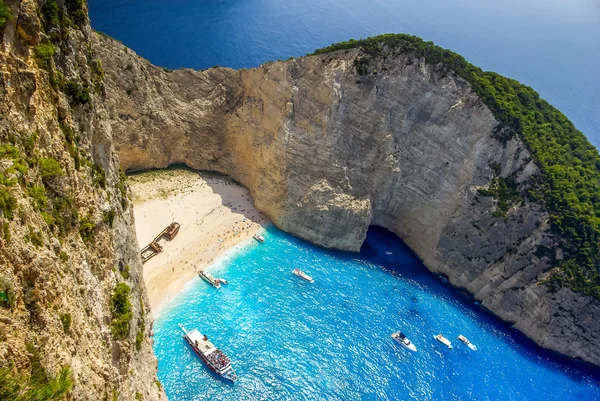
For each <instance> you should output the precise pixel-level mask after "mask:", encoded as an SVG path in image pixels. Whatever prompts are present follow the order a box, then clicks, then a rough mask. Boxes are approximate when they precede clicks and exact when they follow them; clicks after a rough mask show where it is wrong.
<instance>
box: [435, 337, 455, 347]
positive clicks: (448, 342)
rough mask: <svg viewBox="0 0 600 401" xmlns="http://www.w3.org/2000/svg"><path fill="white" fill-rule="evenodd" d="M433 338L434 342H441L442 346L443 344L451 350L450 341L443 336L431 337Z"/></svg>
mask: <svg viewBox="0 0 600 401" xmlns="http://www.w3.org/2000/svg"><path fill="white" fill-rule="evenodd" d="M433 338H435V339H436V340H438V341H439V342H441V343H442V344H444V345H445V346H446V347H448V348H450V349H452V343H451V342H450V340H448V339H447V338H446V337H444V336H443V335H441V334H438V335H437V336H433Z"/></svg>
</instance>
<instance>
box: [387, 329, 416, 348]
mask: <svg viewBox="0 0 600 401" xmlns="http://www.w3.org/2000/svg"><path fill="white" fill-rule="evenodd" d="M394 334H396V333H394ZM394 334H392V338H393V339H394V341H396V342H397V343H398V344H400V345H401V346H403V347H404V348H406V349H408V350H411V351H413V352H417V347H415V345H414V344H413V343H412V342H411V343H410V344H406V343H405V342H404V341H402V339H401V338H400V337H398V336H394Z"/></svg>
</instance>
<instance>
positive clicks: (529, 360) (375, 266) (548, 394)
mask: <svg viewBox="0 0 600 401" xmlns="http://www.w3.org/2000/svg"><path fill="white" fill-rule="evenodd" d="M265 237H266V242H265V243H264V244H258V243H255V242H251V243H248V244H247V245H246V246H245V249H243V250H240V251H238V252H237V253H233V254H231V255H230V256H227V257H225V258H223V259H222V260H220V261H219V262H217V263H216V264H215V265H213V266H212V267H211V268H210V269H211V271H212V272H213V273H214V275H215V276H217V277H224V278H226V279H227V280H228V281H229V285H227V286H223V287H222V288H221V289H219V290H217V289H214V288H213V287H211V286H209V285H208V284H207V283H205V282H203V281H201V280H200V279H194V280H193V281H191V282H190V283H189V284H188V285H187V287H186V288H185V290H183V291H182V292H181V293H180V294H179V295H178V296H177V297H176V298H175V299H174V300H173V302H172V303H171V304H170V306H169V307H168V308H167V309H165V310H164V311H163V312H162V313H161V314H160V316H159V317H158V318H157V320H156V322H155V325H154V330H155V337H154V339H155V352H156V355H157V357H158V368H159V370H158V376H159V379H160V380H161V382H162V383H163V385H164V387H165V389H166V391H167V395H168V396H169V400H171V401H176V400H186V401H187V400H344V401H351V400H557V401H564V400H586V401H591V400H600V374H598V371H592V369H591V368H589V367H586V366H583V364H577V363H573V362H569V361H566V360H565V359H564V358H559V357H557V356H555V355H553V354H550V353H548V352H545V351H542V350H540V349H539V348H538V347H536V346H534V345H533V344H532V343H531V342H529V341H528V340H527V339H525V338H524V337H523V336H522V335H520V334H518V333H516V332H515V331H514V330H512V329H510V328H508V327H507V326H505V325H503V324H501V323H499V322H498V321H497V319H495V318H493V317H491V316H489V315H488V314H486V313H485V312H483V311H482V310H480V309H479V307H477V306H476V305H475V304H474V303H473V301H472V300H470V299H469V298H467V297H466V296H461V295H460V294H459V293H456V292H455V290H453V289H451V288H449V287H448V286H447V285H445V284H443V283H442V282H441V281H439V280H438V278H437V277H435V276H433V275H432V274H430V273H429V272H428V271H427V270H426V269H425V267H424V266H423V265H422V264H421V263H420V262H419V261H418V259H416V257H414V256H413V255H412V253H411V252H410V251H409V250H408V249H407V248H406V246H405V245H404V244H403V243H402V242H401V241H400V240H399V239H398V238H397V237H395V236H394V235H391V234H390V233H388V232H386V231H384V230H381V229H372V230H371V231H370V232H369V236H368V240H367V242H366V243H365V245H364V246H363V249H362V252H361V254H360V255H358V254H357V255H352V254H346V253H341V252H329V251H325V250H322V249H319V248H316V247H313V246H311V245H309V244H307V243H305V242H303V241H300V240H298V239H295V238H293V237H291V236H289V235H287V234H284V233H282V232H281V231H279V230H277V229H276V228H274V227H271V228H269V229H268V232H267V233H266V235H265ZM295 267H299V268H300V269H302V270H304V271H305V272H307V273H308V274H310V275H311V276H312V277H313V278H314V280H315V283H314V284H310V283H307V282H304V281H302V280H300V279H299V278H298V277H296V276H294V275H292V273H291V271H292V269H293V268H295ZM178 323H183V324H184V326H186V328H188V329H191V328H198V329H199V330H200V331H201V332H203V333H205V334H207V335H208V337H209V339H211V341H213V342H214V343H215V344H216V345H217V346H218V347H220V348H221V349H222V350H223V351H224V352H225V353H226V354H228V355H229V356H230V357H231V359H232V361H233V365H234V368H235V369H236V372H237V374H238V377H239V380H238V382H236V383H235V384H233V385H232V384H229V383H226V382H224V381H221V380H220V379H218V378H217V377H216V376H214V374H212V372H210V371H209V370H208V369H207V368H206V367H205V366H204V364H203V363H202V361H201V360H200V359H199V358H198V357H197V356H196V355H195V354H194V353H193V351H192V350H191V348H190V347H189V346H188V345H187V343H185V342H184V340H183V339H182V337H181V334H182V333H181V330H180V329H179V328H178V326H177V324H178ZM397 330H402V331H403V332H404V333H405V334H406V335H407V336H408V337H409V338H410V339H411V340H412V341H413V343H414V344H415V345H416V347H417V349H418V350H417V352H416V353H411V352H410V351H408V350H406V349H404V348H402V347H401V346H399V345H398V344H397V343H395V342H394V341H393V340H392V339H391V338H390V335H391V334H392V333H393V332H394V331H397ZM438 333H442V334H443V335H445V336H446V337H447V338H448V339H450V340H451V341H452V343H453V345H454V349H451V350H450V349H447V348H445V347H444V346H443V345H442V344H440V343H438V342H437V341H435V340H434V339H433V336H434V335H436V334H438ZM459 334H463V335H465V336H467V337H468V338H469V339H470V340H471V342H472V343H474V344H475V345H476V346H477V347H478V350H477V351H471V350H470V349H468V348H467V347H466V346H464V345H463V344H462V343H459V341H458V340H457V339H456V338H457V336H458V335H459Z"/></svg>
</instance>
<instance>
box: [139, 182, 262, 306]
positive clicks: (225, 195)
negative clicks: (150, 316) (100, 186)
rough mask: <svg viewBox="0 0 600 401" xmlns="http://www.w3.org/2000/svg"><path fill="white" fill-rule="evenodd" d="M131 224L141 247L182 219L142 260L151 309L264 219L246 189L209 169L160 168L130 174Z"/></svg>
mask: <svg viewBox="0 0 600 401" xmlns="http://www.w3.org/2000/svg"><path fill="white" fill-rule="evenodd" d="M129 185H130V187H131V190H132V193H133V205H134V207H133V212H134V215H135V228H136V231H137V238H138V242H139V245H140V247H141V248H143V247H144V246H146V245H148V243H150V241H152V240H153V239H154V237H155V236H156V235H157V234H158V233H160V232H161V231H162V230H163V229H164V228H165V227H167V226H168V225H169V224H170V223H171V222H173V221H176V222H178V223H180V224H181V229H180V230H179V234H178V235H177V236H176V237H175V238H174V239H173V241H171V242H163V243H162V244H163V247H164V251H163V252H162V253H160V254H158V255H157V256H155V257H153V258H152V259H150V260H149V261H148V262H146V263H145V264H144V281H145V282H146V287H147V289H148V295H149V297H150V306H151V307H152V311H153V313H154V315H155V316H156V315H158V314H159V313H160V310H161V309H162V308H163V307H164V306H165V305H167V304H168V303H169V302H170V301H171V300H172V299H173V297H174V296H175V295H176V294H177V293H178V292H179V291H180V290H181V289H182V288H183V286H184V285H185V284H186V283H187V282H188V281H189V280H190V279H192V278H193V277H194V276H195V275H196V274H197V273H198V272H199V271H200V270H202V269H204V268H205V267H206V266H208V265H209V264H211V262H213V261H214V260H215V259H216V258H217V257H218V256H220V255H222V254H223V253H225V251H227V250H228V249H230V248H232V247H234V246H236V245H237V244H239V243H241V242H242V241H246V240H248V239H251V237H252V235H253V234H255V233H256V232H257V231H259V229H260V228H261V227H262V226H263V225H265V224H268V219H267V218H266V217H265V216H264V215H263V214H261V213H260V212H259V211H257V210H256V209H255V208H254V206H253V203H252V199H251V198H250V194H249V193H248V190H247V189H246V188H244V187H242V186H241V185H239V184H237V183H235V182H234V181H232V180H231V179H229V178H227V177H224V176H220V175H215V174H211V173H195V172H191V171H187V170H162V171H152V172H146V173H142V174H138V175H134V176H131V177H129Z"/></svg>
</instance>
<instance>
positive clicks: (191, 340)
mask: <svg viewBox="0 0 600 401" xmlns="http://www.w3.org/2000/svg"><path fill="white" fill-rule="evenodd" d="M179 327H181V330H183V332H184V333H185V334H184V335H183V338H184V339H185V341H187V343H188V344H189V345H190V346H191V347H192V348H193V349H194V351H196V353H197V354H198V356H199V357H200V359H202V361H203V362H204V363H205V364H206V366H208V367H209V368H210V369H211V370H212V371H213V372H215V373H216V374H218V375H219V376H221V377H223V378H225V379H227V380H231V381H232V382H234V381H236V380H237V375H236V374H235V371H234V370H233V367H232V366H231V361H230V360H229V358H228V357H227V355H225V354H224V353H223V351H221V350H220V349H218V348H217V347H215V345H214V344H213V343H211V342H210V341H208V337H206V336H205V335H203V334H201V333H200V332H199V331H198V330H196V329H194V330H192V331H187V330H186V329H185V327H183V326H182V325H181V324H180V325H179Z"/></svg>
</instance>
